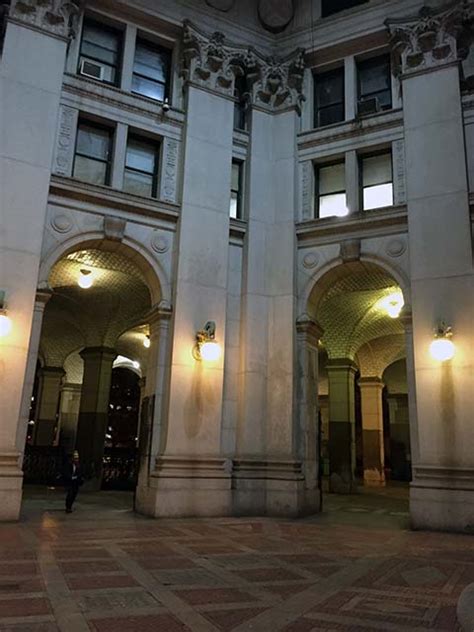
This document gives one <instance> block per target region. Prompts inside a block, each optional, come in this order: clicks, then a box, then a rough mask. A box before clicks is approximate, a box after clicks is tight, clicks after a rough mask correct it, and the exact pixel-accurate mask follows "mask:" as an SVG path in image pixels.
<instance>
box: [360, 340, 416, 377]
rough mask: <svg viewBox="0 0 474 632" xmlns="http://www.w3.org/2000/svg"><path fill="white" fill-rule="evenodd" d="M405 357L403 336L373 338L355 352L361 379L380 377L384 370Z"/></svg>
mask: <svg viewBox="0 0 474 632" xmlns="http://www.w3.org/2000/svg"><path fill="white" fill-rule="evenodd" d="M404 357H405V336H404V335H403V334H389V335H387V336H381V337H380V338H373V339H372V340H370V341H369V342H366V343H365V344H364V345H362V347H360V349H359V350H358V351H357V355H356V362H357V364H358V366H359V370H360V374H361V377H380V378H381V377H382V375H383V372H384V371H385V369H386V368H387V367H388V366H389V365H390V364H392V363H393V362H396V361H397V360H400V359H401V358H404Z"/></svg>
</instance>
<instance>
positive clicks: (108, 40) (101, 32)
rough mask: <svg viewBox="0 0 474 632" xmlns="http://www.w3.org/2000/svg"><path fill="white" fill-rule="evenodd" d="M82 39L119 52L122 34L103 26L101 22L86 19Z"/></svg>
mask: <svg viewBox="0 0 474 632" xmlns="http://www.w3.org/2000/svg"><path fill="white" fill-rule="evenodd" d="M82 40H83V42H90V43H92V44H97V45H98V46H101V47H102V48H107V49H108V50H110V51H115V52H118V49H119V40H120V35H119V33H118V32H117V31H113V30H112V29H109V28H105V27H101V26H100V24H95V23H94V22H89V21H87V20H86V21H84V28H83V31H82Z"/></svg>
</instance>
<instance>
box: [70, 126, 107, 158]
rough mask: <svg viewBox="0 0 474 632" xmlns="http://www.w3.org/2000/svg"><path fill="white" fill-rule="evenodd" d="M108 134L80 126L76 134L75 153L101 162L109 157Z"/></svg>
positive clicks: (103, 130)
mask: <svg viewBox="0 0 474 632" xmlns="http://www.w3.org/2000/svg"><path fill="white" fill-rule="evenodd" d="M109 146H110V132H109V131H108V130H105V129H99V128H98V127H92V126H89V125H84V124H82V125H80V126H79V129H78V134H77V147H76V152H77V153H79V154H85V155H86V156H91V157H95V158H100V159H102V160H107V159H108V156H109Z"/></svg>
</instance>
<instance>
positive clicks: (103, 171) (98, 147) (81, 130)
mask: <svg viewBox="0 0 474 632" xmlns="http://www.w3.org/2000/svg"><path fill="white" fill-rule="evenodd" d="M111 145H112V130H111V129H110V128H108V127H101V126H99V125H96V124H95V123H90V122H84V121H83V122H79V126H78V128H77V139H76V152H75V156H74V169H73V176H74V177H75V178H78V179H79V180H84V181H85V182H90V183H91V184H108V182H109V171H110V168H109V167H110V149H111Z"/></svg>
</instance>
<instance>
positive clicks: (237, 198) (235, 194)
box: [229, 160, 242, 219]
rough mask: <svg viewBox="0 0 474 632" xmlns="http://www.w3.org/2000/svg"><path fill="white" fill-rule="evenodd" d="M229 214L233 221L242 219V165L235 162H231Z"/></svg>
mask: <svg viewBox="0 0 474 632" xmlns="http://www.w3.org/2000/svg"><path fill="white" fill-rule="evenodd" d="M229 214H230V217H233V218H234V219H242V163H241V162H239V161H237V160H233V161H232V178H231V185H230V209H229Z"/></svg>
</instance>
